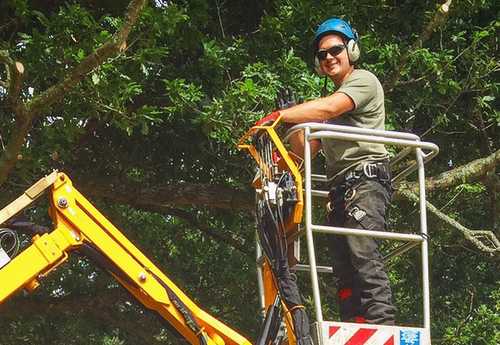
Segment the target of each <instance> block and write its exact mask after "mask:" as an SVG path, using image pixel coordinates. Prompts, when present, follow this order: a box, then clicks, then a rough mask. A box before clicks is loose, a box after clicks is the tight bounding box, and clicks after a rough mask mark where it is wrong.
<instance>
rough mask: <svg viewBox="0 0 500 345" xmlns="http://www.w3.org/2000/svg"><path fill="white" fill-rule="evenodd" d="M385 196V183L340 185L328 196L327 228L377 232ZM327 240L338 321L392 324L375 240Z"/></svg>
mask: <svg viewBox="0 0 500 345" xmlns="http://www.w3.org/2000/svg"><path fill="white" fill-rule="evenodd" d="M391 193H392V190H391V186H390V182H389V181H383V182H380V181H379V180H378V179H377V178H374V179H368V178H366V177H361V178H358V179H351V180H348V181H344V182H343V183H341V184H340V185H338V186H337V187H336V188H334V189H332V191H331V192H330V203H331V204H333V210H332V211H331V212H330V213H329V215H328V223H329V224H330V225H332V226H339V227H347V228H356V229H360V231H362V230H363V229H367V230H379V231H383V230H385V227H386V223H385V215H386V209H387V206H388V205H389V202H390V199H391ZM332 237H333V239H332V241H331V246H330V249H331V251H332V256H333V270H334V273H335V275H336V277H337V279H338V290H337V292H338V298H339V306H340V315H341V319H342V321H350V322H367V323H373V324H385V325H393V324H394V319H395V313H396V308H395V307H394V305H393V304H392V292H391V288H390V286H389V279H388V276H387V273H386V271H385V267H384V262H383V260H382V255H381V254H380V252H379V250H378V242H377V240H375V239H374V238H371V237H366V236H342V235H334V236H332Z"/></svg>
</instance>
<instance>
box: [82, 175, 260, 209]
mask: <svg viewBox="0 0 500 345" xmlns="http://www.w3.org/2000/svg"><path fill="white" fill-rule="evenodd" d="M83 181H84V180H83V179H82V180H78V181H77V182H76V184H77V185H78V186H80V187H79V188H80V189H81V190H82V191H84V193H85V194H86V195H89V196H93V197H98V198H105V199H110V200H113V201H116V202H120V203H125V204H129V205H134V207H138V208H141V209H145V210H155V212H163V213H169V212H170V211H172V207H174V206H175V207H179V206H199V207H210V208H219V209H226V210H234V211H251V210H253V207H254V194H253V190H250V189H243V190H242V189H237V188H233V187H228V186H224V185H215V184H194V183H177V184H166V185H159V186H154V187H151V188H145V187H144V186H143V185H140V184H138V185H132V184H131V183H127V185H124V184H121V185H119V186H118V185H117V186H115V185H113V184H108V183H102V181H101V182H100V183H97V182H95V181H86V182H83Z"/></svg>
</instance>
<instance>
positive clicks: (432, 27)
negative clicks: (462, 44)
mask: <svg viewBox="0 0 500 345" xmlns="http://www.w3.org/2000/svg"><path fill="white" fill-rule="evenodd" d="M451 2H452V0H447V1H446V2H445V3H444V4H442V5H441V6H439V8H438V9H437V10H436V12H435V13H434V16H433V18H432V20H431V21H430V22H429V23H427V25H426V26H425V28H424V29H423V31H422V32H421V33H420V35H419V37H418V39H417V40H416V41H415V42H414V43H413V44H412V45H411V46H410V47H409V48H408V50H407V51H406V52H405V53H404V54H403V55H402V56H401V58H400V59H399V63H398V64H397V65H396V67H395V68H394V71H393V72H392V74H391V75H390V76H389V78H388V79H387V80H386V81H385V82H384V90H386V92H391V91H392V89H393V88H394V86H395V85H396V83H397V81H398V80H399V78H400V77H401V70H402V69H403V67H404V66H405V65H406V63H407V62H408V58H409V57H410V54H411V52H413V51H414V50H416V49H418V48H420V47H422V45H423V44H424V42H426V41H427V40H428V39H429V38H430V37H431V35H432V33H433V32H434V31H436V29H437V28H439V27H440V26H442V25H443V24H444V23H445V22H446V19H447V18H448V12H449V10H450V6H451Z"/></svg>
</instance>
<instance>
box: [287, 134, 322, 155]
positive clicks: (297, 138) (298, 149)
mask: <svg viewBox="0 0 500 345" xmlns="http://www.w3.org/2000/svg"><path fill="white" fill-rule="evenodd" d="M288 142H289V143H290V147H291V149H292V152H293V153H295V154H296V155H297V156H299V157H301V158H304V130H300V131H298V132H296V133H294V134H292V135H291V136H290V138H289V139H288ZM319 150H321V140H319V139H314V140H311V158H314V157H315V156H316V154H317V153H318V152H319Z"/></svg>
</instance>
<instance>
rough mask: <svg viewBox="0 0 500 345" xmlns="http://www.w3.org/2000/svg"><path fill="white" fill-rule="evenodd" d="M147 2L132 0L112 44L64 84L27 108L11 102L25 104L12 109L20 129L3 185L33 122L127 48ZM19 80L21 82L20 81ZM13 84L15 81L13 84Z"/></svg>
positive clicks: (6, 160) (2, 167)
mask: <svg viewBox="0 0 500 345" xmlns="http://www.w3.org/2000/svg"><path fill="white" fill-rule="evenodd" d="M145 3H146V0H132V1H131V2H130V4H129V6H128V10H127V14H126V19H125V22H124V24H123V26H122V28H121V29H120V31H118V32H117V33H116V34H115V35H113V37H112V38H111V39H110V40H109V41H108V42H106V43H104V44H103V45H102V46H101V47H99V48H98V49H97V50H96V51H95V52H94V53H92V54H90V55H89V56H87V57H86V58H85V59H84V60H83V61H82V62H80V64H78V65H77V66H76V67H75V68H73V70H71V71H70V72H69V73H68V74H67V76H66V77H65V78H64V80H63V81H61V82H60V83H58V84H56V85H54V86H52V87H50V88H48V89H47V90H46V91H44V92H42V93H41V94H40V95H38V96H36V97H34V98H33V99H32V100H31V101H29V102H28V103H27V104H26V105H24V104H23V103H22V101H21V100H19V99H17V98H16V99H17V100H16V101H11V103H12V102H14V103H13V104H19V105H21V104H23V105H22V106H21V107H20V109H17V108H19V106H16V107H14V108H13V109H12V110H13V112H14V113H15V114H16V126H15V127H14V129H13V130H12V133H11V135H10V138H9V140H8V144H7V150H6V152H5V153H4V154H3V155H2V156H1V157H0V185H2V184H3V183H4V182H5V180H6V179H7V177H8V175H9V173H10V171H11V170H12V169H13V168H14V166H15V163H16V160H17V156H18V154H19V152H20V150H21V148H22V146H23V145H24V142H25V140H26V136H27V135H28V133H29V131H30V130H31V127H32V122H33V120H34V119H36V118H37V117H38V116H39V115H40V114H41V113H42V112H43V111H44V110H46V109H47V108H49V107H50V106H52V105H53V104H54V103H56V102H58V101H60V100H62V99H63V98H64V95H65V94H66V93H67V92H68V91H69V90H70V89H72V88H74V87H75V86H76V85H78V83H79V82H80V81H81V80H82V79H83V78H84V77H85V75H86V74H87V73H89V72H90V71H92V70H93V69H95V68H96V67H98V66H100V65H101V64H102V63H103V62H104V61H105V60H107V59H108V58H110V57H112V56H114V55H116V54H118V53H120V52H122V51H123V50H124V49H125V48H126V39H127V38H128V35H129V33H130V31H131V29H132V27H133V26H134V24H135V23H136V21H137V18H138V17H139V13H140V12H141V10H142V8H143V7H144V5H145ZM0 61H2V60H0ZM5 61H7V63H8V66H11V67H10V68H8V70H10V72H9V73H10V78H11V82H10V83H9V85H10V86H11V87H10V90H12V91H13V93H12V94H9V97H10V98H12V97H13V96H16V90H18V89H20V80H19V79H20V78H17V79H16V78H14V77H15V75H13V70H12V66H13V65H12V63H11V62H9V61H8V60H5ZM2 62H3V61H2ZM14 65H15V66H17V68H19V67H20V66H19V65H18V64H16V63H14ZM21 66H22V65H21ZM23 71H24V69H23ZM21 74H22V73H21ZM17 80H19V82H18V81H17ZM12 81H15V82H14V83H12Z"/></svg>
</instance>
